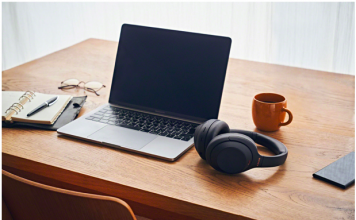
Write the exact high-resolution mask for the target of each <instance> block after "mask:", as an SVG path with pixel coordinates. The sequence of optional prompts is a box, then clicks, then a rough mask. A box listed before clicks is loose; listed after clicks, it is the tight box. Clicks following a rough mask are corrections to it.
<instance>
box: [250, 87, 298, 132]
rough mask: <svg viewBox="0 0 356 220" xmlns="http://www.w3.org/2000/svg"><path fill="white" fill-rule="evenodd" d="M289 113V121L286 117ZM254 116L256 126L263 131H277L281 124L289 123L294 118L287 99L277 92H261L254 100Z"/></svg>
mask: <svg viewBox="0 0 356 220" xmlns="http://www.w3.org/2000/svg"><path fill="white" fill-rule="evenodd" d="M286 113H288V116H289V118H288V121H287V122H284V118H285V116H286ZM252 118H253V122H254V123H255V125H256V127H257V128H258V129H259V130H262V131H277V130H278V129H279V128H280V127H281V126H286V125H289V124H290V123H291V122H292V120H293V115H292V112H290V111H289V110H288V109H287V100H286V99H285V98H284V97H283V96H281V95H278V94H275V93H260V94H257V95H255V97H254V99H253V102H252Z"/></svg>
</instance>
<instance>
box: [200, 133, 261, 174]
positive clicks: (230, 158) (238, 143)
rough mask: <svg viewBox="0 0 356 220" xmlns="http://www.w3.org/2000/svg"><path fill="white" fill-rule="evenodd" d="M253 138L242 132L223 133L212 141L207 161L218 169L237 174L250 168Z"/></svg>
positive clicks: (254, 146) (253, 145)
mask: <svg viewBox="0 0 356 220" xmlns="http://www.w3.org/2000/svg"><path fill="white" fill-rule="evenodd" d="M250 148H256V145H255V144H254V142H253V140H252V139H251V138H249V137H247V136H245V135H242V134H235V133H234V134H232V133H229V134H223V135H219V136H216V137H215V138H214V139H213V140H211V141H210V143H209V145H208V146H207V149H206V161H207V162H208V163H209V164H210V165H211V166H212V167H213V168H214V169H216V170H218V171H221V172H224V173H228V174H236V173H241V172H243V171H245V170H246V169H248V167H249V165H250V164H251V161H252V159H253V152H252V151H251V149H250Z"/></svg>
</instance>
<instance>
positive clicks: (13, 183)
mask: <svg viewBox="0 0 356 220" xmlns="http://www.w3.org/2000/svg"><path fill="white" fill-rule="evenodd" d="M2 202H3V204H2V209H3V219H14V220H25V219H37V220H42V219H43V220H52V219H53V220H57V219H58V220H63V219H85V220H91V219H93V220H94V219H95V220H100V219H105V220H111V219H116V220H118V219H119V220H136V217H135V215H134V214H133V212H132V210H131V208H130V206H129V205H128V204H127V203H126V202H124V201H122V200H120V199H118V198H114V197H109V196H101V195H94V194H88V193H80V192H75V191H70V190H65V189H60V188H56V187H52V186H48V185H44V184H40V183H36V182H33V181H30V180H27V179H24V178H21V177H18V176H16V175H13V174H11V173H9V172H7V171H4V170H3V171H2Z"/></svg>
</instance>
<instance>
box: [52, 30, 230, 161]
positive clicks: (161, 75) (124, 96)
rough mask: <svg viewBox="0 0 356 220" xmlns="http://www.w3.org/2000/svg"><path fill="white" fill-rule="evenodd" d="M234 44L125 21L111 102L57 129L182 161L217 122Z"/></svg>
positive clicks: (141, 152)
mask: <svg viewBox="0 0 356 220" xmlns="http://www.w3.org/2000/svg"><path fill="white" fill-rule="evenodd" d="M230 46H231V39H230V38H228V37H221V36H213V35H206V34H197V33H189V32H183V31H175V30H166V29H160V28H152V27H144V26H137V25H130V24H124V25H122V28H121V33H120V40H119V46H118V50H117V56H116V62H115V68H114V74H113V79H112V84H111V90H110V97H109V102H108V103H107V104H104V105H103V106H100V107H98V108H97V109H95V110H93V111H91V112H90V113H88V114H86V115H84V116H82V117H80V118H78V119H76V120H74V121H73V122H71V123H69V124H67V125H65V126H63V127H61V128H60V129H58V131H57V132H58V133H59V134H63V135H67V136H71V137H74V138H80V139H84V140H87V141H91V142H96V143H100V144H103V145H106V146H109V147H114V148H119V149H124V150H128V151H133V152H137V153H140V154H145V155H150V156H153V157H156V158H161V159H164V160H168V161H174V160H176V159H178V158H179V157H180V156H181V155H182V154H183V153H184V152H186V151H187V150H188V149H189V148H190V147H192V146H193V144H194V138H193V136H194V132H195V128H196V127H197V126H198V125H200V124H201V123H203V122H205V121H206V120H209V119H214V118H217V117H218V114H219V108H220V101H221V96H222V91H223V87H224V80H225V75H226V68H227V64H228V58H229V53H230Z"/></svg>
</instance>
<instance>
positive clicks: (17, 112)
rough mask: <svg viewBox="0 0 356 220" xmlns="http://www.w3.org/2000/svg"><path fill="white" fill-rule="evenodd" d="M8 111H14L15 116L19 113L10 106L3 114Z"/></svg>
mask: <svg viewBox="0 0 356 220" xmlns="http://www.w3.org/2000/svg"><path fill="white" fill-rule="evenodd" d="M10 110H14V111H15V112H16V115H17V114H18V113H19V112H18V111H17V110H16V109H14V107H13V106H11V107H10V108H8V109H7V110H6V111H5V114H6V112H7V111H10Z"/></svg>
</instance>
